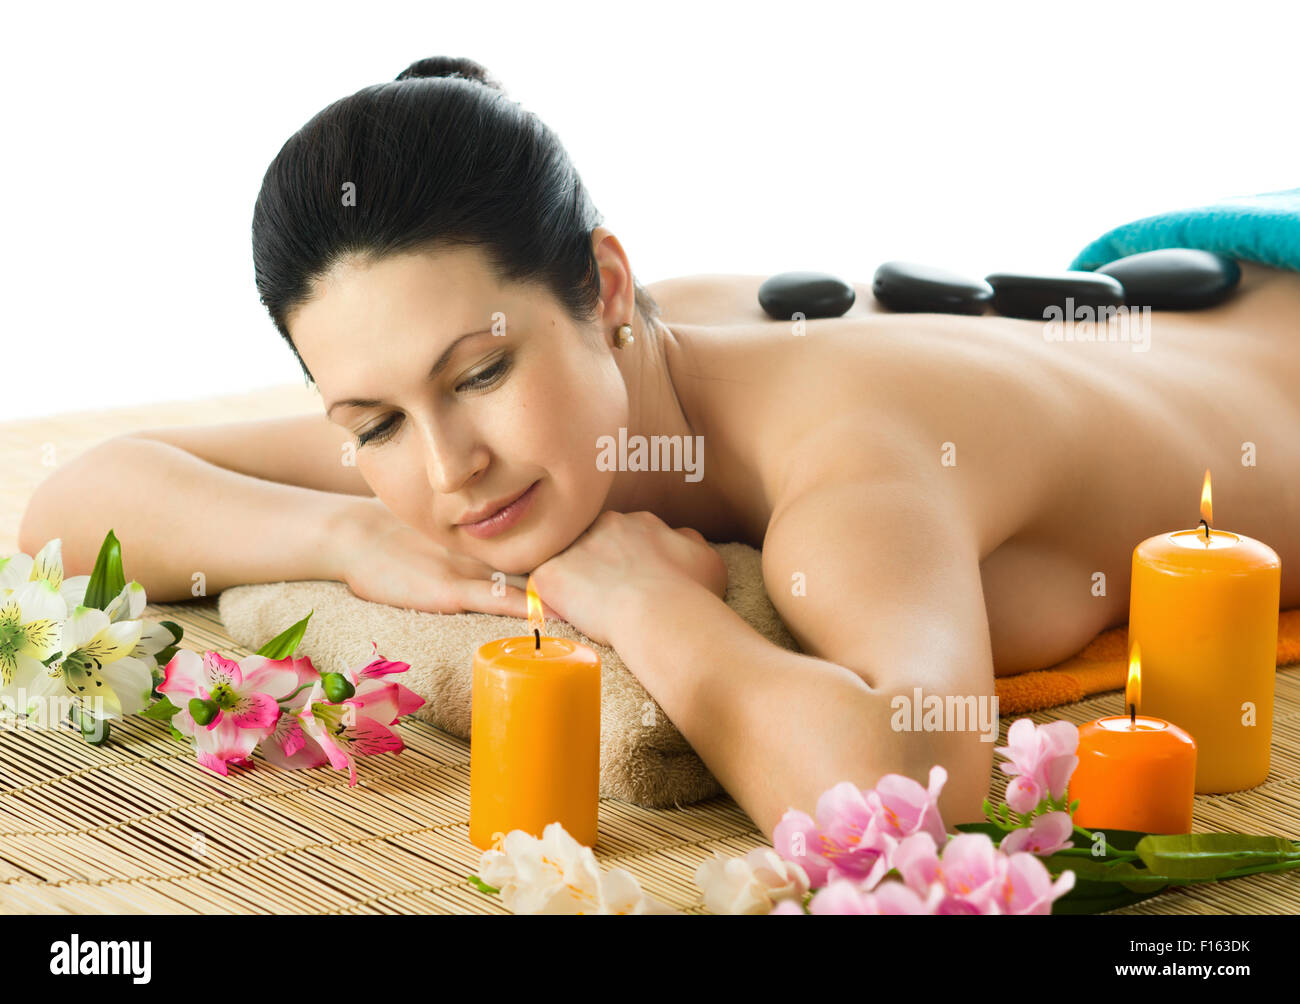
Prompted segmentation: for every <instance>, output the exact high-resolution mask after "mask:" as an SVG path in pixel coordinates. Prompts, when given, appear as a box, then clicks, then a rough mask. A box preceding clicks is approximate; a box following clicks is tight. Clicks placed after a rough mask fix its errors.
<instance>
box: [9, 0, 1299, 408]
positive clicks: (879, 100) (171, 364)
mask: <svg viewBox="0 0 1300 1004" xmlns="http://www.w3.org/2000/svg"><path fill="white" fill-rule="evenodd" d="M1284 6H1285V7H1291V6H1292V5H1289V4H1288V5H1282V4H1269V5H1265V6H1259V7H1251V6H1250V5H1248V4H1242V3H1234V4H1221V3H1220V4H1193V3H1180V4H1139V3H1133V2H1130V3H1090V4H1069V5H1066V4H1051V5H1047V4H1028V3H1027V4H974V3H968V4H953V5H935V4H920V3H906V4H904V3H899V2H890V3H883V4H867V3H860V4H853V5H848V4H845V5H839V4H826V3H816V2H808V0H800V2H797V3H781V4H762V3H745V4H741V3H736V4H710V3H706V2H693V3H667V2H658V0H656V2H655V3H653V4H651V3H645V4H631V3H626V2H623V0H604V2H601V3H564V2H562V0H548V2H544V3H505V2H501V0H493V2H489V3H484V4H476V3H472V2H457V3H454V4H453V3H440V2H438V3H435V2H429V0H422V2H411V3H382V2H371V0H367V2H366V3H335V4H330V3H324V2H312V3H272V2H264V3H258V4H252V5H247V6H239V5H236V4H222V5H205V6H204V7H202V8H191V7H184V8H182V7H180V6H179V5H178V6H171V5H168V6H163V5H161V4H160V5H158V6H156V7H150V6H141V5H117V4H113V5H102V6H98V5H97V6H90V5H86V6H82V7H80V8H78V7H77V6H75V5H67V4H59V5H53V4H26V5H23V7H22V8H16V7H10V8H7V9H6V11H5V15H4V19H5V20H4V32H5V36H6V43H7V44H6V45H5V58H4V59H3V61H2V64H0V74H2V75H3V90H2V91H0V93H3V96H4V97H3V100H4V103H5V115H4V124H5V129H4V131H5V134H6V137H5V144H4V145H5V149H6V152H7V156H6V157H5V159H4V163H5V174H4V183H5V184H4V188H5V191H6V193H7V195H8V198H7V199H6V201H5V207H4V208H5V217H4V218H5V227H4V231H5V237H6V240H5V241H4V245H3V246H4V251H3V252H2V253H3V254H4V256H5V260H4V263H3V272H2V273H0V274H3V276H4V289H3V292H4V296H3V301H2V302H0V311H3V313H2V314H0V324H2V325H3V339H4V342H3V351H4V357H3V359H4V361H3V364H2V365H0V374H3V393H2V394H0V419H7V418H22V417H29V416H34V415H41V414H49V413H53V412H62V411H69V410H81V409H85V408H98V407H107V406H112V405H115V404H120V403H139V402H145V401H154V400H179V399H187V398H194V397H198V396H206V395H210V394H216V393H225V392H232V391H242V390H250V389H254V388H257V387H262V386H267V385H271V384H279V383H286V382H300V381H301V373H300V371H299V369H298V367H297V364H296V363H295V362H294V361H293V358H292V356H291V354H290V352H289V350H288V348H287V347H286V346H285V345H284V344H283V343H282V342H281V340H280V338H279V336H278V334H277V333H276V332H275V329H274V328H273V326H272V325H271V322H270V320H269V318H268V317H267V316H266V315H265V313H264V311H263V309H262V307H261V305H260V304H259V303H258V300H257V294H256V290H255V287H254V284H253V269H252V258H251V252H250V244H249V225H250V221H251V218H252V209H253V202H254V199H255V198H256V196H257V191H258V187H259V185H260V183H261V179H262V175H263V172H264V171H265V170H266V167H267V165H268V163H269V162H270V160H271V159H272V158H273V157H274V155H275V154H276V152H277V151H278V150H279V148H280V146H281V144H283V142H284V141H285V140H286V139H287V138H288V137H289V136H290V134H292V133H293V132H294V131H295V130H296V129H297V128H298V127H299V126H301V125H302V124H303V123H304V122H306V120H307V119H309V118H310V117H311V116H312V115H313V114H315V113H316V112H317V111H318V110H319V109H321V108H322V107H324V106H325V105H326V104H328V103H329V102H331V101H333V100H335V99H336V98H339V97H342V96H344V95H346V94H350V93H352V92H353V91H355V90H357V89H359V88H361V87H364V86H366V85H369V84H372V83H378V82H381V81H385V80H391V79H392V78H393V77H394V76H396V75H397V73H398V72H399V71H400V70H402V69H403V68H404V67H406V66H407V65H408V64H409V63H411V62H413V61H414V60H416V59H419V58H422V57H425V56H431V55H464V56H470V57H471V58H474V59H476V60H478V61H479V62H481V63H483V64H484V65H485V66H487V67H488V69H489V70H490V71H491V72H493V73H494V75H496V76H497V78H498V79H499V80H501V82H502V83H503V84H504V86H505V87H506V89H507V90H508V91H509V92H510V94H511V96H513V97H515V98H517V99H519V100H520V101H522V102H523V103H524V104H525V105H526V106H527V107H529V108H531V109H533V110H534V111H536V112H537V113H538V114H539V115H541V117H542V118H543V119H544V120H545V121H547V122H548V123H549V124H550V125H551V126H552V127H553V128H555V129H556V130H557V131H558V133H559V135H560V137H561V139H562V140H563V141H564V142H565V144H566V145H567V147H568V149H569V151H570V153H571V155H572V157H573V159H574V161H575V163H576V164H577V167H578V170H579V171H580V172H581V173H582V175H583V177H584V180H585V181H586V183H587V185H588V187H589V188H590V189H591V192H592V194H593V197H594V198H595V200H596V204H597V206H598V207H599V208H600V209H601V211H602V212H603V213H604V215H605V221H606V224H607V225H608V226H610V227H611V229H613V230H614V232H615V233H616V234H618V235H619V237H620V239H621V240H622V241H623V244H624V246H625V247H626V248H627V250H628V254H629V256H630V257H631V259H632V263H633V268H634V269H635V270H636V272H637V276H638V278H640V279H641V280H642V281H643V282H647V283H648V282H652V281H654V280H655V279H660V278H665V277H668V276H674V275H686V274H692V273H701V272H731V273H759V274H771V273H774V272H778V271H785V270H790V269H819V270H826V271H831V272H836V273H839V274H841V275H843V276H845V277H847V278H851V279H854V280H859V281H865V280H869V279H870V277H871V274H872V273H873V272H874V270H875V268H876V266H877V265H878V264H879V263H880V262H881V261H882V260H885V259H887V258H903V259H910V260H917V261H923V262H928V263H931V264H934V265H939V266H946V267H949V268H954V269H958V270H961V271H964V272H969V273H971V274H973V275H983V274H986V273H988V272H991V271H995V270H1000V269H1010V268H1027V269H1044V270H1059V269H1062V268H1064V267H1065V266H1066V265H1067V264H1068V262H1069V261H1070V259H1071V258H1072V257H1073V256H1074V254H1075V252H1077V251H1078V250H1079V249H1080V248H1082V246H1083V245H1084V244H1086V243H1087V242H1088V241H1090V240H1092V239H1093V238H1094V237H1096V236H1098V235H1100V234H1101V233H1102V232H1103V231H1105V230H1107V229H1109V228H1110V227H1111V226H1114V225H1117V224H1119V223H1123V222H1126V221H1127V220H1129V219H1132V218H1135V217H1138V216H1143V215H1147V214H1149V213H1154V212H1159V211H1162V210H1165V209H1172V208H1179V207H1185V206H1192V205H1200V204H1204V203H1206V202H1210V201H1213V200H1215V199H1218V198H1220V197H1223V196H1227V195H1234V194H1246V193H1249V192H1258V191H1268V190H1274V189H1280V188H1291V187H1295V186H1296V185H1300V156H1298V154H1300V131H1298V130H1297V128H1296V120H1297V109H1296V102H1297V98H1298V95H1297V91H1296V88H1295V81H1296V76H1295V65H1296V61H1295V47H1296V44H1297V37H1300V35H1298V33H1297V27H1298V24H1297V20H1298V17H1297V15H1296V14H1295V13H1284V12H1283V11H1284ZM1284 18H1285V19H1286V20H1285V21H1284V20H1283V19H1284Z"/></svg>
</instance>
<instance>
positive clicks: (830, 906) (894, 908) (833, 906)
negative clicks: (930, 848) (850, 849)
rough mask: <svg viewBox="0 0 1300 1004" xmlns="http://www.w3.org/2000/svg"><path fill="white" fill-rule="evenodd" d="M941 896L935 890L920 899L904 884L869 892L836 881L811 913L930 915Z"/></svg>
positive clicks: (889, 884)
mask: <svg viewBox="0 0 1300 1004" xmlns="http://www.w3.org/2000/svg"><path fill="white" fill-rule="evenodd" d="M941 894H942V890H940V889H938V888H937V887H936V889H935V890H934V891H933V892H932V893H930V894H929V895H928V896H921V895H918V894H917V892H916V890H914V889H912V888H910V887H909V886H907V885H905V884H903V883H902V882H882V883H880V885H879V886H877V887H876V889H875V890H874V891H870V892H869V891H867V890H865V889H863V888H862V887H861V886H859V885H858V884H857V883H854V882H851V881H849V880H848V879H836V880H835V881H833V882H831V883H829V884H828V885H827V886H825V888H823V889H821V890H819V891H818V892H817V893H816V894H815V895H814V896H813V898H812V899H811V900H810V901H809V903H808V912H809V913H810V914H813V915H820V916H827V915H841V914H877V915H894V916H897V915H901V914H928V913H933V912H934V909H935V907H936V906H937V905H938V897H939V895H941Z"/></svg>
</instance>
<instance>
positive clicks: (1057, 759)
mask: <svg viewBox="0 0 1300 1004" xmlns="http://www.w3.org/2000/svg"><path fill="white" fill-rule="evenodd" d="M1078 748H1079V730H1078V728H1077V727H1076V726H1075V725H1074V724H1073V723H1071V722H1052V723H1051V724H1049V725H1040V726H1035V725H1034V723H1033V722H1032V721H1030V720H1029V719H1028V718H1018V719H1016V721H1014V722H1012V723H1011V728H1009V729H1008V730H1007V744H1006V745H1005V746H998V747H996V749H995V752H998V753H1001V754H1002V755H1003V756H1005V757H1007V759H1008V760H1009V761H1010V763H1004V764H1002V772H1003V773H1004V774H1007V775H1011V776H1014V775H1020V776H1021V777H1027V778H1028V779H1029V781H1030V782H1032V784H1033V785H1034V786H1035V788H1036V789H1037V790H1038V791H1039V792H1040V793H1041V792H1044V791H1045V792H1047V793H1048V794H1050V795H1051V796H1052V798H1058V799H1059V798H1061V797H1062V796H1063V795H1064V794H1065V791H1066V785H1067V783H1068V782H1069V780H1070V775H1071V774H1072V773H1074V768H1075V767H1077V766H1078V764H1079V758H1078V756H1076V755H1075V754H1076V751H1077V750H1078ZM1013 783H1014V782H1013ZM1028 793H1029V792H1028V789H1027V788H1022V789H1019V790H1018V793H1017V795H1016V797H1017V799H1018V800H1020V802H1021V804H1024V800H1025V799H1027V797H1028ZM1007 794H1008V798H1007V804H1008V805H1011V807H1012V808H1015V805H1012V803H1011V795H1012V792H1011V788H1010V786H1008V789H1007ZM1035 805H1037V803H1035ZM1016 811H1018V812H1019V811H1023V810H1020V809H1017V810H1016Z"/></svg>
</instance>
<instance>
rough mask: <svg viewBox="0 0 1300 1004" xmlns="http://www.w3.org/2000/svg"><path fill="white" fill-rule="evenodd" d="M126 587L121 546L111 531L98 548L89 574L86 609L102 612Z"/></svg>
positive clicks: (85, 601)
mask: <svg viewBox="0 0 1300 1004" xmlns="http://www.w3.org/2000/svg"><path fill="white" fill-rule="evenodd" d="M125 587H126V576H125V575H123V574H122V545H121V544H120V543H118V539H117V535H116V534H114V533H113V531H112V530H109V531H108V535H107V536H105V537H104V543H103V544H101V545H100V547H99V557H97V558H96V559H95V567H94V569H92V570H91V573H90V582H89V584H88V585H87V586H86V598H85V600H84V601H83V602H84V604H85V605H86V606H88V607H94V608H95V609H96V610H103V609H104V608H105V607H106V606H108V605H109V604H110V603H111V602H113V598H114V597H115V596H117V594H118V593H120V592H121V591H122V590H123V589H124V588H125Z"/></svg>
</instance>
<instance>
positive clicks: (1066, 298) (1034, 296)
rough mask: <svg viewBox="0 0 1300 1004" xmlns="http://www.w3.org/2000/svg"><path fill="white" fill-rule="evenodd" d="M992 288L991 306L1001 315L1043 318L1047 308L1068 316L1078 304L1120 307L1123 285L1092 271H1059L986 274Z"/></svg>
mask: <svg viewBox="0 0 1300 1004" xmlns="http://www.w3.org/2000/svg"><path fill="white" fill-rule="evenodd" d="M984 278H985V281H987V282H988V284H989V285H990V286H992V287H993V309H994V310H996V311H997V312H998V313H999V314H1002V315H1003V316H1004V317H1023V318H1027V319H1030V320H1038V321H1042V320H1046V319H1047V317H1046V312H1047V310H1048V308H1050V307H1057V308H1059V309H1060V310H1061V312H1062V315H1063V316H1065V317H1071V316H1073V315H1072V310H1071V309H1070V308H1073V309H1076V310H1077V309H1078V308H1079V307H1092V308H1093V309H1096V308H1098V307H1122V306H1124V287H1123V286H1121V285H1120V282H1119V280H1118V279H1115V278H1112V277H1111V276H1109V275H1098V274H1097V273H1095V272H1058V273H1056V274H1053V275H1029V274H1023V273H1019V272H995V273H993V274H992V275H988V276H985V277H984Z"/></svg>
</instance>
